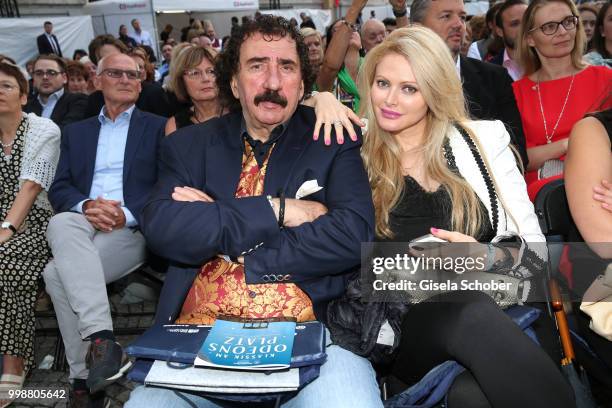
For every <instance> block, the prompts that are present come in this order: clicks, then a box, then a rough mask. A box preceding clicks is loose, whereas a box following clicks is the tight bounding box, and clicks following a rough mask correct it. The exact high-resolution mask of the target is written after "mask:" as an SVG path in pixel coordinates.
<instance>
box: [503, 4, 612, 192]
mask: <svg viewBox="0 0 612 408" xmlns="http://www.w3.org/2000/svg"><path fill="white" fill-rule="evenodd" d="M578 15H579V14H578V11H577V9H576V6H575V5H574V4H573V2H572V1H571V0H552V1H551V0H534V1H533V2H532V3H531V4H530V5H529V7H528V8H527V10H526V11H525V14H524V16H523V21H522V24H521V30H520V33H519V38H518V44H517V46H518V50H519V59H520V61H521V64H522V66H523V68H524V72H525V76H524V77H523V78H522V79H520V80H518V81H516V82H514V83H513V84H512V87H513V89H514V96H515V98H516V103H517V105H518V108H519V112H520V113H521V119H522V122H523V130H524V132H525V139H526V142H527V155H528V156H529V165H528V166H527V169H526V170H527V173H526V176H525V178H526V180H527V188H528V192H529V196H530V197H531V199H532V200H533V199H534V198H535V195H536V194H537V192H538V191H539V189H540V188H541V187H542V186H543V185H544V184H546V183H547V182H549V181H550V180H552V179H554V178H559V177H562V172H563V163H562V162H561V161H559V160H563V159H564V157H565V153H566V151H567V138H568V136H569V133H570V131H571V129H572V126H573V125H574V124H575V123H576V122H577V121H578V120H580V119H582V118H583V117H584V115H585V114H586V113H588V112H591V111H594V110H597V109H601V108H603V109H606V108H608V107H609V106H603V107H602V106H601V105H602V101H603V100H604V99H605V97H606V96H607V95H608V94H609V93H610V92H611V90H612V70H610V69H608V68H606V67H595V66H587V65H585V64H584V62H583V61H582V55H583V50H584V46H585V34H584V28H583V27H582V23H581V21H580V19H579V17H578Z"/></svg>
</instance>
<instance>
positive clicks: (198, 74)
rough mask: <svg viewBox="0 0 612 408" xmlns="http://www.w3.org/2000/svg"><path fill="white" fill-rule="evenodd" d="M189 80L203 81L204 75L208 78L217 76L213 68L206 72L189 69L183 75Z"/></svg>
mask: <svg viewBox="0 0 612 408" xmlns="http://www.w3.org/2000/svg"><path fill="white" fill-rule="evenodd" d="M183 75H185V76H186V77H187V78H189V79H202V77H203V76H204V75H206V76H207V77H211V78H214V77H215V76H216V74H215V70H214V69H212V68H208V69H207V70H206V71H202V70H200V69H197V68H196V69H187V70H185V72H184V73H183Z"/></svg>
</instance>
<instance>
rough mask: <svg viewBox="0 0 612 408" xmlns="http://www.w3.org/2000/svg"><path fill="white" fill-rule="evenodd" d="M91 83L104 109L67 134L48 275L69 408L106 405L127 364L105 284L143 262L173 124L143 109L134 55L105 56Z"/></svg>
mask: <svg viewBox="0 0 612 408" xmlns="http://www.w3.org/2000/svg"><path fill="white" fill-rule="evenodd" d="M94 83H95V85H96V88H98V89H99V90H101V91H102V94H103V95H104V107H103V108H102V109H101V110H100V112H99V114H98V116H96V117H93V118H89V119H86V120H83V121H81V122H76V123H73V124H71V125H68V126H66V127H65V128H64V130H63V134H62V143H61V150H60V159H59V163H58V166H57V172H56V175H55V180H54V182H53V184H52V186H51V188H50V190H49V201H50V202H51V205H52V206H53V209H54V210H55V212H56V215H55V216H54V217H53V218H51V220H50V221H49V226H48V228H47V240H48V242H49V246H50V247H51V251H52V253H53V260H52V261H51V262H49V264H47V266H46V268H45V270H44V272H43V277H44V279H45V284H46V290H47V292H48V293H49V296H50V297H51V299H52V300H53V306H54V308H55V314H56V316H57V321H58V326H59V329H60V331H61V333H62V339H63V341H64V346H65V350H66V359H67V360H68V364H69V365H70V375H69V378H70V380H71V382H72V389H71V393H70V406H71V407H87V406H103V405H102V403H103V398H104V394H101V395H100V394H97V391H100V390H102V389H103V388H104V387H105V386H106V385H108V384H110V383H111V382H113V381H114V380H116V379H118V378H120V377H121V375H122V373H123V372H125V370H127V368H129V366H130V363H129V360H128V359H127V358H126V355H125V354H124V353H123V350H122V348H121V346H120V345H119V343H117V342H116V341H115V337H114V335H113V323H112V320H111V312H110V305H109V301H108V297H107V294H106V284H107V283H110V282H113V281H115V280H117V279H119V278H121V277H123V276H125V275H126V274H127V273H129V272H130V271H132V270H134V269H135V268H136V267H138V266H139V265H141V264H142V263H143V262H144V260H145V253H146V250H145V240H144V237H143V235H142V233H141V232H140V228H139V226H140V224H141V220H140V212H141V209H142V207H143V205H144V203H145V201H146V199H147V197H148V195H149V193H150V191H151V189H152V187H153V185H154V184H155V182H156V181H157V157H158V156H157V155H158V148H157V147H158V144H159V142H160V141H161V140H162V139H163V135H164V127H165V124H166V119H165V118H162V117H160V116H156V115H153V114H150V113H146V112H142V111H140V110H139V109H138V108H136V106H135V103H136V100H137V99H138V95H139V94H140V72H139V71H138V65H137V64H136V63H135V62H134V61H133V60H132V58H130V57H129V56H127V55H124V54H111V55H108V56H106V57H104V58H102V60H101V61H100V62H99V64H98V67H97V75H96V77H95V79H94ZM90 393H91V394H92V395H90Z"/></svg>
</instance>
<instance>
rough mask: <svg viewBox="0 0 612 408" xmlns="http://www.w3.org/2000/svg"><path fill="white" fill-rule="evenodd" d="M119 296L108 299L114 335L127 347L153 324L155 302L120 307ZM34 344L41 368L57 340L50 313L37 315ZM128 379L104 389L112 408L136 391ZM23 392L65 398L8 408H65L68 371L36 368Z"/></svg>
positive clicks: (29, 401)
mask: <svg viewBox="0 0 612 408" xmlns="http://www.w3.org/2000/svg"><path fill="white" fill-rule="evenodd" d="M120 298H121V297H120V296H119V295H118V294H115V295H112V296H111V309H112V312H113V325H114V328H115V332H116V337H117V341H118V342H119V343H121V345H123V346H126V345H127V344H129V343H130V342H132V341H133V340H134V339H136V338H137V337H138V333H135V332H143V331H144V330H145V329H146V328H148V327H149V326H150V325H151V324H152V322H153V317H154V314H155V306H156V303H157V301H145V302H140V303H135V304H129V305H125V304H121V303H120V302H119V301H120ZM36 329H37V332H36V340H35V353H36V364H37V365H38V364H40V362H41V361H42V360H43V358H44V357H45V356H53V355H54V354H55V347H56V343H57V340H58V333H59V332H58V330H57V320H56V319H55V315H54V313H53V310H52V309H51V310H50V311H47V312H40V313H37V317H36ZM135 385H136V384H134V383H133V382H131V381H128V380H127V378H125V377H124V378H122V379H120V380H119V381H117V382H116V383H114V384H112V385H110V386H109V387H107V389H106V395H107V397H108V398H109V400H110V406H111V407H112V408H119V407H122V406H123V404H124V403H125V402H126V401H127V400H128V398H129V395H130V391H131V390H132V389H133V388H134V387H135ZM24 389H26V390H32V392H33V393H38V394H39V395H40V391H45V393H47V392H48V391H50V390H58V391H59V394H58V395H61V394H62V393H63V394H65V398H55V396H54V397H53V398H47V399H45V398H32V399H27V400H17V401H15V402H14V403H13V404H12V405H11V406H10V407H11V408H13V407H14V408H23V407H28V408H30V407H53V408H60V407H66V406H67V402H68V368H67V364H66V370H63V371H57V370H53V369H48V370H43V369H39V368H36V369H34V370H32V372H31V374H30V376H29V378H28V379H27V380H26V383H25V386H24Z"/></svg>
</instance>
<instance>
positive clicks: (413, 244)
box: [408, 234, 448, 251]
mask: <svg viewBox="0 0 612 408" xmlns="http://www.w3.org/2000/svg"><path fill="white" fill-rule="evenodd" d="M436 242H437V243H442V242H448V241H446V240H443V239H442V238H438V237H435V236H433V235H432V234H427V235H423V236H420V237H418V238H415V239H413V240H412V241H410V243H409V244H408V248H410V249H414V250H417V251H422V250H423V249H425V247H427V248H428V249H431V248H432V247H433V245H431V244H432V243H436ZM423 243H429V245H419V244H423Z"/></svg>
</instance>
